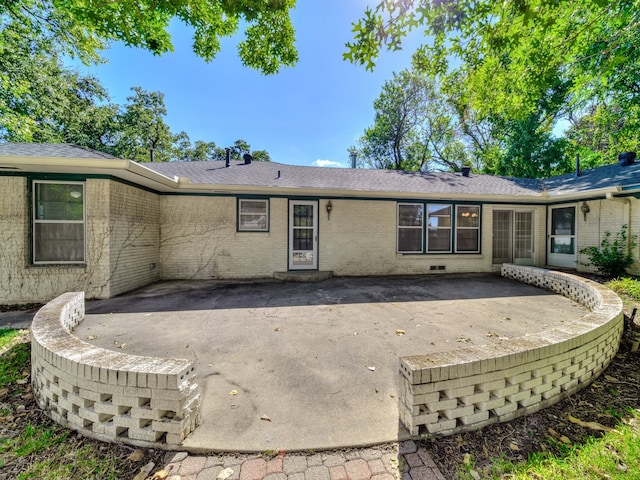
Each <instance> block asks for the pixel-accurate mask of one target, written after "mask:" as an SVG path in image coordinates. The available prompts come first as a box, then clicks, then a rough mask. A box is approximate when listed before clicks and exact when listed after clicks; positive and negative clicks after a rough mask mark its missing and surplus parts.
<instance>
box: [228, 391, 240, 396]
mask: <svg viewBox="0 0 640 480" xmlns="http://www.w3.org/2000/svg"><path fill="white" fill-rule="evenodd" d="M237 394H238V390H231V391H230V392H229V395H237Z"/></svg>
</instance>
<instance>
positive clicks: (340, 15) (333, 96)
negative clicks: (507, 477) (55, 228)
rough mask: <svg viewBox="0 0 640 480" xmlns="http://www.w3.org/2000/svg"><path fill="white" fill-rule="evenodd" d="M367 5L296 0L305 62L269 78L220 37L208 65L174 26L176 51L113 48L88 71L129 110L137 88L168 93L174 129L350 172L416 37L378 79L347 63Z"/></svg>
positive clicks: (391, 56) (381, 68) (389, 57)
mask: <svg viewBox="0 0 640 480" xmlns="http://www.w3.org/2000/svg"><path fill="white" fill-rule="evenodd" d="M367 4H370V5H375V2H372V1H367V0H298V5H297V7H296V9H295V10H294V11H293V12H292V20H293V24H294V27H295V28H296V46H297V48H298V53H299V57H300V60H299V62H298V64H297V65H296V66H295V67H293V68H288V69H285V70H283V71H282V72H281V73H279V74H277V75H273V76H264V75H262V74H260V73H258V72H256V71H254V70H251V69H249V68H246V67H243V66H242V64H241V63H240V60H239V59H238V57H237V54H236V44H237V38H235V39H234V38H230V39H224V40H223V44H222V51H221V52H220V53H219V54H218V56H217V57H216V59H215V60H213V61H212V62H210V63H205V62H204V60H202V59H200V58H199V57H196V56H195V55H194V54H193V52H192V49H191V33H190V31H189V30H188V29H187V28H185V27H183V26H182V25H180V24H177V23H176V24H173V25H172V30H171V32H172V36H173V44H174V50H175V51H174V52H173V53H169V54H165V55H163V56H161V57H157V56H153V55H152V54H150V53H148V52H146V51H143V50H140V49H132V48H127V47H124V46H122V45H118V44H114V45H113V47H112V48H111V49H110V50H108V51H106V52H104V57H105V58H106V59H107V60H108V63H107V64H103V65H99V66H92V67H90V68H82V71H83V73H87V72H88V73H92V74H94V75H96V76H97V77H98V78H99V79H100V81H101V83H102V84H103V85H104V86H105V87H106V88H107V90H108V91H109V94H110V95H111V99H112V101H113V102H116V103H120V104H124V103H126V99H127V97H128V96H129V95H131V90H130V89H131V87H133V86H140V87H142V88H144V89H145V90H148V91H161V92H163V93H164V94H165V104H166V106H167V111H168V115H167V118H166V121H167V123H168V124H169V126H170V128H171V130H172V131H173V132H175V133H177V132H180V131H182V130H184V131H185V132H187V133H188V134H189V137H190V138H191V140H192V142H193V141H195V140H205V141H213V142H215V143H216V145H218V146H220V147H226V146H229V145H231V144H232V143H233V142H234V141H235V140H236V139H239V138H242V139H244V140H246V141H247V142H249V144H250V145H251V147H252V148H253V149H264V150H267V151H268V152H269V154H270V155H271V159H272V161H274V162H279V163H289V164H296V165H320V166H345V167H346V166H349V158H348V153H347V148H348V147H349V146H351V145H354V144H355V143H356V141H357V139H358V138H359V137H360V136H361V135H362V133H363V131H364V129H365V128H366V127H367V126H369V125H371V124H372V123H373V115H374V113H373V101H374V100H375V99H376V98H377V96H378V95H379V93H380V90H381V87H382V85H383V83H384V82H385V80H388V79H390V78H391V76H392V72H394V71H400V70H402V69H404V68H407V67H409V65H410V54H411V52H412V51H413V47H415V46H416V45H417V43H418V42H419V40H420V37H419V35H414V37H413V38H412V39H411V42H410V43H407V47H406V49H405V50H403V51H400V52H393V53H387V52H384V53H383V54H382V56H381V58H380V59H379V60H378V66H377V68H376V70H375V72H374V73H371V72H367V71H365V69H364V67H359V66H356V65H352V64H350V63H348V62H346V61H343V60H342V54H343V53H344V52H345V50H346V48H345V46H344V44H345V42H347V41H350V40H351V39H352V33H351V28H352V26H351V24H352V23H353V22H355V21H357V20H358V19H359V18H360V17H361V15H362V12H363V11H364V9H365V7H366V5H367Z"/></svg>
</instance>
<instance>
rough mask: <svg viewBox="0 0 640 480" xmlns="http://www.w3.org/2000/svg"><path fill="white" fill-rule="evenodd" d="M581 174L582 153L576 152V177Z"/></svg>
mask: <svg viewBox="0 0 640 480" xmlns="http://www.w3.org/2000/svg"><path fill="white" fill-rule="evenodd" d="M579 176H580V155H578V154H577V153H576V178H578V177H579Z"/></svg>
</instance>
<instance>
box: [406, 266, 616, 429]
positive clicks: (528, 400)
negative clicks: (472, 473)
mask: <svg viewBox="0 0 640 480" xmlns="http://www.w3.org/2000/svg"><path fill="white" fill-rule="evenodd" d="M502 272H503V275H504V276H505V277H509V278H514V279H517V280H520V281H524V282H526V283H531V284H534V285H538V286H540V287H541V288H547V289H550V290H553V291H555V292H557V293H561V294H563V295H567V296H570V297H571V298H573V299H574V300H576V301H578V302H580V303H583V304H585V305H587V306H589V307H590V308H591V310H592V311H591V313H590V314H588V315H587V316H586V317H585V318H582V319H580V320H578V321H575V322H573V323H572V324H569V325H565V326H563V327H561V328H557V329H553V330H549V331H546V332H541V333H538V334H535V335H531V336H528V337H526V338H520V339H514V340H512V341H511V342H509V343H505V344H501V345H485V346H480V347H472V348H467V349H461V350H457V351H453V352H439V353H434V354H430V355H415V356H411V357H402V358H401V359H400V380H401V388H400V411H401V421H402V422H403V424H404V425H405V426H406V427H407V429H409V431H410V432H411V434H413V435H418V434H420V433H427V434H440V435H448V434H452V433H457V432H462V431H466V430H472V429H477V428H480V427H482V426H484V425H488V424H490V423H494V422H502V421H508V420H511V419H513V418H515V417H517V416H521V415H526V414H528V413H532V412H535V411H537V410H539V409H540V408H544V407H546V406H549V405H552V404H553V403H556V402H558V401H559V400H560V399H561V398H563V397H564V396H565V395H567V394H570V393H573V392H574V391H576V390H578V389H580V388H583V387H584V386H586V385H588V383H589V382H591V381H592V380H593V379H594V378H596V377H597V375H598V374H599V373H601V372H602V370H603V369H604V368H605V367H606V366H607V365H608V364H609V362H610V361H611V359H612V358H613V356H614V355H615V353H616V351H617V349H618V345H619V342H620V338H621V335H622V328H623V316H622V302H621V301H620V299H619V298H618V297H617V296H616V295H615V294H614V293H613V292H611V291H610V290H608V289H606V288H605V287H602V286H600V285H598V284H596V283H594V282H590V281H588V280H582V279H580V278H578V277H575V276H573V275H568V274H564V273H558V272H550V271H547V270H544V269H539V268H533V267H521V266H515V265H504V266H503V268H502ZM426 413H428V414H426Z"/></svg>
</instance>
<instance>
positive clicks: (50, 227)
mask: <svg viewBox="0 0 640 480" xmlns="http://www.w3.org/2000/svg"><path fill="white" fill-rule="evenodd" d="M32 210H33V263H36V264H47V263H83V262H84V261H85V213H84V183H80V182H50V181H34V182H33V208H32Z"/></svg>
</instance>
